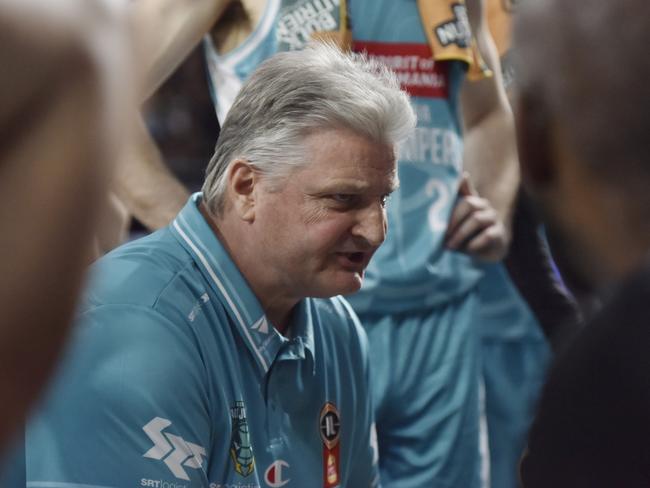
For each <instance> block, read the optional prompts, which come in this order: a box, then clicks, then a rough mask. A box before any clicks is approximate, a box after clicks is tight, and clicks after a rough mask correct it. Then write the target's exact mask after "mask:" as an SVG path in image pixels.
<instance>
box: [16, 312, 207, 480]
mask: <svg viewBox="0 0 650 488" xmlns="http://www.w3.org/2000/svg"><path fill="white" fill-rule="evenodd" d="M78 325H79V327H78V328H77V329H76V332H75V335H74V338H73V340H72V345H71V347H70V349H69V351H68V353H67V356H66V359H65V361H64V364H63V365H62V368H61V371H60V372H59V374H58V376H57V378H56V381H55V383H54V384H53V385H52V387H51V389H50V391H49V392H48V394H47V397H46V399H45V401H44V402H43V405H42V406H41V407H40V408H39V409H38V410H37V412H36V413H35V415H34V416H33V419H32V420H31V421H30V423H29V424H28V428H27V434H26V473H27V483H28V486H30V487H31V488H41V487H43V488H44V487H48V486H49V487H51V486H56V487H57V488H66V487H78V486H81V485H82V486H95V487H131V486H152V487H155V486H156V484H155V483H156V482H157V483H158V484H159V485H160V486H162V484H164V482H167V483H172V484H170V486H174V484H173V483H176V484H179V483H180V484H181V485H185V486H187V487H188V488H189V487H199V486H208V483H207V478H206V475H205V471H204V466H205V462H206V457H207V456H208V454H209V453H208V452H207V448H208V443H209V440H210V421H209V419H210V415H209V407H208V405H209V402H208V398H207V389H206V383H205V377H206V375H205V368H204V366H203V363H202V360H201V357H200V354H199V352H198V348H197V346H196V339H195V337H194V335H193V334H192V331H191V329H190V328H189V327H187V325H186V324H173V323H171V322H169V321H168V320H167V319H166V318H165V317H163V316H162V315H160V314H159V313H157V312H155V311H154V310H152V309H150V308H147V307H139V306H133V305H104V306H100V307H97V308H94V309H92V310H90V311H88V312H86V313H85V314H83V315H82V316H81V318H80V321H79V324H78ZM161 483H162V484H161Z"/></svg>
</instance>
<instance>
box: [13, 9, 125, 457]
mask: <svg viewBox="0 0 650 488" xmlns="http://www.w3.org/2000/svg"><path fill="white" fill-rule="evenodd" d="M125 19H126V16H125V9H124V5H122V4H120V3H119V2H118V3H116V2H109V1H106V2H104V1H99V0H65V1H58V2H52V1H50V0H0V33H1V34H0V38H1V41H0V65H1V66H2V73H3V74H2V76H0V311H1V314H0V392H1V398H2V407H0V412H1V413H2V415H0V455H1V454H2V452H3V450H4V448H6V445H7V444H6V443H7V442H8V441H9V439H10V438H11V437H12V435H15V434H16V433H17V431H18V430H20V426H21V425H22V423H23V420H24V418H25V415H26V413H27V411H28V410H29V408H30V407H31V406H32V404H33V403H34V401H35V400H36V399H37V398H38V395H39V393H40V392H41V390H42V389H43V387H44V385H45V384H46V381H47V379H48V378H49V376H50V373H51V372H52V370H53V367H54V365H55V364H56V359H57V357H58V355H59V352H60V351H61V349H62V347H63V345H64V343H65V339H66V337H67V332H68V325H69V323H70V321H71V316H72V313H73V308H74V305H75V303H76V299H77V295H78V292H79V290H80V287H81V284H82V282H83V274H84V268H85V266H86V265H87V264H88V262H89V261H90V260H91V258H92V255H93V245H94V242H95V241H94V239H95V236H96V234H95V232H96V229H97V219H98V218H100V217H101V215H103V214H104V211H103V209H104V208H105V202H106V200H107V193H106V191H107V185H108V179H109V174H110V167H111V166H112V165H113V164H114V161H115V160H116V159H117V158H118V157H119V148H120V147H122V146H123V143H124V141H125V137H126V135H125V134H126V133H128V124H127V123H125V117H124V114H125V113H127V112H128V111H129V110H130V109H131V108H132V107H131V106H130V103H131V101H132V99H131V96H130V93H132V91H133V85H134V83H135V76H134V73H133V72H132V70H131V68H132V66H131V62H130V52H129V46H130V45H131V42H130V41H129V38H128V34H127V32H128V30H127V28H126V25H127V24H126V22H125ZM127 53H129V54H127Z"/></svg>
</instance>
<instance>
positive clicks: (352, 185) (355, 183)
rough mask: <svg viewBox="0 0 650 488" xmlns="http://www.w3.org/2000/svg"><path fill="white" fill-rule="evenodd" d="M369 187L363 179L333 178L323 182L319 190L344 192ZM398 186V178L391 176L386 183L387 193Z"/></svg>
mask: <svg viewBox="0 0 650 488" xmlns="http://www.w3.org/2000/svg"><path fill="white" fill-rule="evenodd" d="M369 187H370V185H369V184H368V183H367V182H366V181H364V180H334V181H330V182H328V183H326V184H324V185H323V186H322V187H321V188H320V191H321V192H322V193H326V192H328V191H336V192H345V191H352V192H354V191H357V192H361V191H364V190H367V189H368V188H369ZM398 188H399V178H397V176H395V177H394V178H391V181H390V183H389V184H388V188H387V191H388V192H389V193H392V192H394V191H395V190H397V189H398Z"/></svg>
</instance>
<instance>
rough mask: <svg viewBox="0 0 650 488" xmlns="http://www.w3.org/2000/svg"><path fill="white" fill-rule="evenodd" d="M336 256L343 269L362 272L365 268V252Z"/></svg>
mask: <svg viewBox="0 0 650 488" xmlns="http://www.w3.org/2000/svg"><path fill="white" fill-rule="evenodd" d="M337 254H338V256H339V260H340V262H341V264H343V266H344V267H345V268H350V269H353V270H355V271H362V270H363V268H365V266H366V253H365V252H340V253H337Z"/></svg>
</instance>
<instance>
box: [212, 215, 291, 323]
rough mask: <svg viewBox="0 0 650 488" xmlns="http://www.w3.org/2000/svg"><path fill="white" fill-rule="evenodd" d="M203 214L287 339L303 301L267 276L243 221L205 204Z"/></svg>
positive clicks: (269, 317)
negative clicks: (218, 211) (286, 293)
mask: <svg viewBox="0 0 650 488" xmlns="http://www.w3.org/2000/svg"><path fill="white" fill-rule="evenodd" d="M199 210H200V211H201V214H202V215H203V218H205V220H206V222H207V223H208V225H209V226H210V228H211V229H212V231H213V232H214V234H215V235H216V237H217V239H219V242H221V245H222V246H223V247H224V248H225V250H226V251H227V252H228V255H229V256H230V258H231V259H232V260H233V262H234V263H235V266H237V269H238V270H239V272H240V273H241V274H242V276H243V277H244V279H245V280H246V282H247V283H248V286H250V288H251V290H252V291H253V293H254V294H255V296H256V297H257V299H258V300H259V302H260V304H261V306H262V310H263V311H264V314H265V315H266V317H267V318H268V319H269V321H270V323H271V324H273V326H274V327H275V328H276V329H277V331H278V332H279V333H280V334H282V335H287V333H288V331H289V325H290V323H291V315H292V312H293V308H294V307H295V306H296V305H297V304H298V302H299V301H300V300H299V299H298V298H295V297H288V296H286V295H285V294H283V293H282V290H283V289H284V288H283V286H282V284H281V283H278V282H277V281H275V280H273V275H272V274H271V275H270V276H269V275H267V274H266V273H264V269H263V268H262V267H261V266H260V262H259V259H258V258H257V256H258V254H257V253H256V252H255V250H254V249H250V248H249V247H248V245H247V243H249V242H254V239H249V238H248V236H247V235H246V231H245V228H244V227H243V226H246V225H248V224H246V223H242V221H241V220H240V219H238V218H237V217H236V216H232V215H230V214H229V213H228V212H225V215H224V216H219V217H217V216H215V215H214V214H213V213H212V212H211V211H210V210H209V209H208V207H207V206H206V205H205V203H203V202H201V204H200V206H199ZM233 220H236V221H235V222H233Z"/></svg>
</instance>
